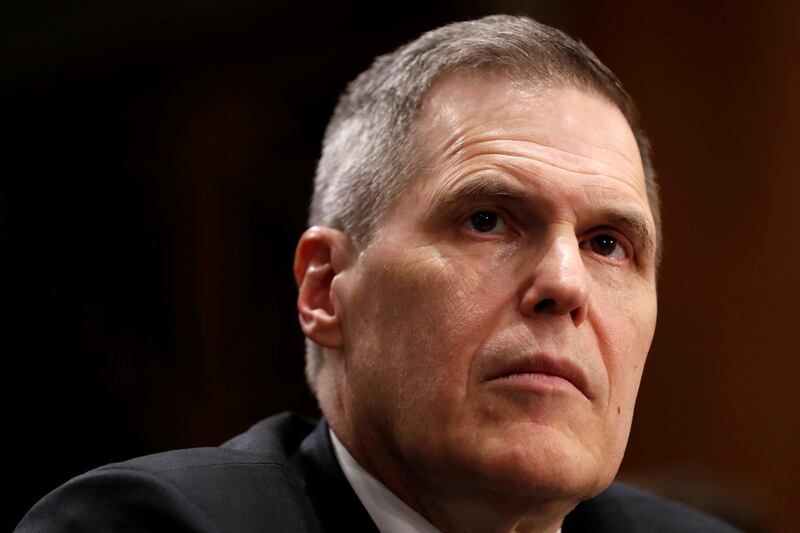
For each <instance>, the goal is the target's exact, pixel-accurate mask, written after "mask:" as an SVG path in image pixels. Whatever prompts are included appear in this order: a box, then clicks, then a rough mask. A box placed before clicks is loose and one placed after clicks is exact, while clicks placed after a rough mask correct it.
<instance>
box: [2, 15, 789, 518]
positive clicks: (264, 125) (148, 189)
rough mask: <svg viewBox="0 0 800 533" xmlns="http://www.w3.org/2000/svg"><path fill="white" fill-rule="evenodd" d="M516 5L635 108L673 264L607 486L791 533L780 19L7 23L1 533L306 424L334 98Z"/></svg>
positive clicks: (785, 128)
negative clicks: (616, 469) (269, 431)
mask: <svg viewBox="0 0 800 533" xmlns="http://www.w3.org/2000/svg"><path fill="white" fill-rule="evenodd" d="M501 12H504V13H526V14H529V15H531V16H533V17H535V18H538V19H539V20H541V21H543V22H546V23H549V24H552V25H556V26H558V27H561V28H563V29H565V30H567V31H568V32H569V33H571V34H572V35H574V36H576V37H579V38H580V39H582V40H584V41H585V42H586V43H587V44H588V45H589V46H590V47H591V48H592V49H593V50H594V51H595V52H596V53H597V54H598V55H599V56H600V58H601V59H602V60H603V61H604V62H606V63H607V64H608V65H609V66H610V67H611V68H612V69H613V70H614V71H615V72H616V73H617V74H618V75H619V77H620V78H621V79H622V80H623V82H624V83H625V85H626V87H627V88H628V90H629V91H630V92H631V93H632V94H633V96H634V98H635V99H636V100H637V102H638V103H639V106H640V109H641V113H642V116H643V122H644V125H645V127H646V129H647V130H648V131H649V133H650V136H651V138H652V140H653V144H654V147H655V150H654V153H655V162H656V168H657V169H658V170H659V173H660V176H661V180H662V187H663V201H664V221H665V222H664V224H665V225H664V230H665V242H666V254H665V261H664V265H663V270H662V274H661V280H660V314H659V326H658V330H657V333H656V338H655V342H654V345H653V349H652V351H651V354H650V359H649V360H648V367H647V370H646V372H645V377H644V381H643V385H642V390H641V393H640V397H639V403H638V407H637V414H636V419H635V422H634V429H633V433H632V435H631V441H630V444H629V447H628V453H627V456H626V459H625V462H624V463H623V467H622V471H621V477H623V478H625V479H628V480H631V481H633V482H636V483H639V484H641V485H644V486H647V487H649V488H652V489H654V490H657V491H659V492H662V493H664V494H668V495H671V496H673V497H678V498H681V499H684V500H686V501H690V502H692V503H693V504H694V505H697V506H700V507H704V508H706V509H707V510H709V511H711V512H715V513H718V514H721V515H723V516H725V517H727V518H728V519H729V520H733V521H737V523H739V524H741V525H742V527H744V528H745V529H747V530H748V531H778V532H790V531H798V530H800V515H798V513H797V511H796V503H797V496H796V487H795V482H796V478H797V477H798V474H800V457H799V456H798V445H799V444H800V415H798V413H797V408H798V405H799V404H800V402H798V400H797V391H798V390H800V383H798V376H800V346H799V345H800V341H798V328H799V327H800V326H798V325H797V324H796V322H797V318H796V315H797V307H798V302H800V282H798V279H797V276H798V263H799V262H800V240H799V239H798V233H799V232H798V230H800V224H798V222H797V217H798V211H799V210H800V208H799V207H798V206H797V205H796V204H797V198H798V197H799V196H800V180H798V179H797V174H798V170H797V169H798V165H797V162H796V158H797V154H798V148H797V147H798V145H800V106H798V94H800V68H798V67H799V66H800V65H798V61H797V58H798V55H799V54H800V4H798V3H796V2H790V1H788V0H786V1H774V2H773V1H762V2H749V3H741V4H739V3H736V2H730V3H716V2H713V3H712V2H709V3H696V2H692V3H689V2H685V3H682V2H675V1H667V0H652V1H649V2H633V1H628V0H607V1H603V2H600V1H597V2H588V1H578V0H574V1H556V0H542V1H532V0H531V1H527V2H525V1H511V0H496V1H482V2H477V1H461V2H436V3H434V2H429V3H425V4H422V3H419V4H417V5H415V4H414V3H413V2H412V3H408V2H405V3H388V4H377V3H374V4H362V5H359V4H355V3H349V4H348V3H341V2H337V3H333V2H331V3H326V4H324V5H319V6H314V5H309V4H308V3H305V2H295V3H290V4H287V5H269V3H266V2H256V1H243V0H234V1H231V0H228V1H225V2H222V1H215V0H203V1H192V2H188V1H179V0H170V1H162V2H158V3H147V2H114V3H107V2H90V1H82V2H79V1H76V2H69V3H63V2H42V1H33V2H24V3H23V2H18V3H15V4H13V5H11V4H8V5H5V6H3V7H2V8H0V39H2V41H0V42H1V43H2V45H0V111H1V112H0V119H1V120H2V122H1V124H2V127H0V353H2V357H3V371H2V373H0V376H2V377H0V395H2V397H1V398H0V399H1V400H2V401H0V409H2V411H1V412H0V417H2V421H3V427H4V432H3V433H4V434H5V435H6V436H5V438H4V441H5V443H4V447H5V448H6V450H7V451H6V452H5V457H6V461H5V464H4V467H3V477H4V479H6V480H7V487H10V488H11V490H10V491H9V492H8V495H7V496H6V497H5V498H4V501H5V503H4V505H3V507H2V516H0V529H5V530H7V529H10V528H12V527H13V526H14V525H15V524H16V522H17V521H18V520H19V519H20V518H21V517H22V515H23V514H24V512H25V511H26V510H27V509H28V508H29V507H30V506H31V505H33V504H34V503H35V502H36V501H37V500H38V499H39V498H40V497H41V496H43V495H44V494H45V493H46V492H48V491H49V490H51V489H52V488H54V487H56V486H57V485H59V484H61V483H63V482H64V481H66V480H67V479H69V478H70V477H72V476H75V475H77V474H79V473H81V472H83V471H85V470H87V469H90V468H93V467H95V466H98V465H101V464H104V463H107V462H111V461H118V460H122V459H125V458H129V457H131V456H134V455H141V454H146V453H152V452H157V451H161V450H166V449H170V448H176V447H189V446H204V445H215V444H218V443H220V442H222V441H224V440H226V439H227V438H229V437H231V436H233V435H235V434H236V433H238V432H241V431H243V430H244V429H246V428H247V427H248V426H249V425H250V424H252V423H254V422H256V421H257V420H259V419H260V418H262V417H264V416H267V415H269V414H272V413H275V412H279V411H283V410H294V411H298V412H300V413H305V414H307V415H309V416H315V415H316V413H317V411H316V403H315V401H314V400H313V399H312V397H311V396H310V394H309V393H308V392H307V390H306V388H305V383H304V379H303V370H302V369H303V342H302V336H301V333H300V330H299V327H298V326H297V320H296V312H295V307H294V300H295V288H294V282H293V278H292V275H291V263H292V257H293V253H294V244H295V242H296V240H297V238H298V237H299V235H300V234H301V232H302V231H303V229H304V219H305V213H306V204H307V201H308V197H309V192H310V183H311V178H312V176H313V172H314V167H315V164H316V160H317V157H318V153H319V145H320V140H321V137H322V133H323V130H324V128H325V124H326V122H327V119H328V117H329V115H330V113H331V112H332V110H333V107H334V105H335V102H336V99H337V96H338V93H339V92H340V91H341V90H342V89H343V88H344V86H345V84H346V83H347V82H348V81H349V80H350V79H352V78H353V77H354V76H355V75H356V74H358V73H359V72H360V71H362V70H363V69H364V68H366V67H367V66H368V65H369V63H370V62H371V60H372V58H373V57H374V56H375V55H377V54H380V53H384V52H387V51H389V50H391V49H393V48H395V47H397V46H399V45H401V44H403V43H405V42H407V41H408V40H410V39H413V38H415V37H416V36H418V35H419V34H420V33H422V32H423V31H425V30H428V29H431V28H433V27H436V26H438V25H441V24H444V23H446V22H451V21H455V20H463V19H468V18H475V17H479V16H482V15H486V14H491V13H501Z"/></svg>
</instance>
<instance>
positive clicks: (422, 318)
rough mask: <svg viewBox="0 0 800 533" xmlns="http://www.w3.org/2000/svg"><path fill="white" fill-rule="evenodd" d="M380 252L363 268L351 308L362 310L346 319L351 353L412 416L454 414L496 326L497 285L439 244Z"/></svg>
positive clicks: (461, 401)
mask: <svg viewBox="0 0 800 533" xmlns="http://www.w3.org/2000/svg"><path fill="white" fill-rule="evenodd" d="M393 248H395V249H399V250H402V247H393ZM379 255H380V257H379V261H380V262H378V261H377V260H376V261H375V264H374V265H373V264H370V263H365V265H364V266H365V271H364V272H361V273H360V276H361V278H360V279H363V280H370V281H369V283H364V284H363V285H362V286H361V287H360V288H359V289H358V290H357V291H355V292H354V293H353V294H352V295H351V296H352V298H351V301H350V302H349V306H348V308H349V309H358V310H359V312H358V314H357V315H355V314H353V313H351V314H350V316H347V317H346V320H345V322H346V323H347V324H346V326H347V327H346V328H345V329H346V331H347V333H346V335H345V343H346V346H347V347H348V351H350V352H353V353H352V356H353V357H357V358H358V366H360V367H361V368H363V369H365V370H366V371H367V372H368V375H364V376H363V377H364V379H366V380H369V381H372V382H373V386H374V387H375V388H378V389H380V390H376V391H375V393H377V394H386V393H389V392H390V391H391V393H392V394H393V396H394V397H393V400H392V401H393V402H396V403H395V405H397V406H401V405H402V406H403V407H402V409H403V411H404V413H405V415H406V416H415V415H414V413H417V414H418V413H420V412H422V413H424V412H434V411H435V412H437V416H436V417H437V418H442V417H445V416H449V415H448V412H450V411H454V408H453V406H454V405H459V404H460V403H463V396H464V394H465V392H466V388H467V384H468V379H469V371H470V365H471V362H472V358H473V356H474V354H475V353H476V352H477V350H478V348H479V347H480V345H481V344H482V343H483V342H484V340H485V338H486V337H487V335H489V333H490V332H491V321H492V320H494V316H496V314H497V313H496V309H495V307H496V306H493V304H492V301H491V295H492V294H496V292H497V290H496V289H497V288H496V287H494V286H493V285H492V283H491V282H490V281H489V280H491V279H492V277H491V276H487V275H486V274H485V272H483V271H481V270H479V269H478V268H476V266H475V265H474V264H473V262H472V261H468V260H466V259H467V258H465V257H463V256H455V257H453V256H446V255H443V254H441V253H438V252H437V250H436V249H434V248H432V247H421V248H414V249H411V250H403V253H402V254H389V255H387V254H385V253H384V254H379ZM387 265H389V266H387ZM349 348H352V349H349ZM351 370H355V369H354V368H351ZM348 372H349V371H348ZM449 414H450V415H452V413H449Z"/></svg>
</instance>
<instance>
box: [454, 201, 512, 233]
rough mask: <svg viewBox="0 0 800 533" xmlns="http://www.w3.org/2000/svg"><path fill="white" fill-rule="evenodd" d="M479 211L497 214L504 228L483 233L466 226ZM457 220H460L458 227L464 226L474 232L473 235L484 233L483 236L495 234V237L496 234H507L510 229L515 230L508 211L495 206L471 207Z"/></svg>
mask: <svg viewBox="0 0 800 533" xmlns="http://www.w3.org/2000/svg"><path fill="white" fill-rule="evenodd" d="M481 212H486V213H493V214H495V215H497V220H498V223H499V224H502V225H503V226H504V228H503V229H502V230H501V231H499V232H496V233H495V232H488V233H484V232H481V231H476V230H474V229H469V228H467V225H468V223H469V221H470V218H471V217H472V216H473V215H475V214H477V213H481ZM459 220H460V222H459V227H461V228H466V229H467V230H468V231H469V232H470V233H471V234H474V235H485V236H495V237H497V236H501V235H504V234H507V233H509V232H510V231H515V230H514V229H513V217H512V216H511V215H510V214H509V213H507V212H506V211H504V210H503V209H499V208H497V207H488V206H483V207H481V206H475V207H471V208H469V209H468V210H467V212H466V214H464V215H462V216H461V217H460V218H459Z"/></svg>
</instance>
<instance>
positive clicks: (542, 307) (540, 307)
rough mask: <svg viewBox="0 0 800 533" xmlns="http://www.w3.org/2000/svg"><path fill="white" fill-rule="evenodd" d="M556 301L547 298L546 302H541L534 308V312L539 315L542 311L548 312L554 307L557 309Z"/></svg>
mask: <svg viewBox="0 0 800 533" xmlns="http://www.w3.org/2000/svg"><path fill="white" fill-rule="evenodd" d="M555 305H556V301H555V300H553V299H552V298H545V299H544V300H542V301H540V302H539V303H538V304H536V305H535V306H533V310H534V311H536V312H537V313H541V312H542V311H546V310H547V309H550V308H552V307H555Z"/></svg>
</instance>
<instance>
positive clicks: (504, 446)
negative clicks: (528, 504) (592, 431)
mask: <svg viewBox="0 0 800 533" xmlns="http://www.w3.org/2000/svg"><path fill="white" fill-rule="evenodd" d="M616 455H617V454H614V453H608V454H602V453H598V451H597V450H591V449H588V448H587V447H586V446H584V445H583V443H582V442H580V441H579V440H576V439H575V438H574V437H569V436H567V435H565V434H564V433H562V432H560V431H559V430H557V429H554V428H551V427H541V428H539V429H538V430H537V431H536V432H535V433H534V434H533V435H532V434H531V432H523V433H522V434H517V435H515V436H513V437H512V436H506V438H491V439H488V440H487V442H485V444H484V449H483V450H482V451H481V453H480V458H481V461H480V469H481V472H480V474H479V476H480V478H482V479H483V480H485V482H486V483H487V484H488V485H490V486H491V487H492V488H494V490H496V491H498V492H504V493H507V494H508V495H509V497H520V496H522V497H524V498H535V499H548V500H555V499H557V500H571V501H574V502H575V503H576V504H577V503H578V502H579V501H582V500H585V499H587V498H591V497H592V496H595V495H597V494H598V493H600V492H602V491H603V490H604V489H605V488H606V487H608V485H610V484H611V481H613V479H614V476H615V475H616V472H617V469H618V468H619V461H617V460H615V457H616ZM620 459H621V456H620Z"/></svg>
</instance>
